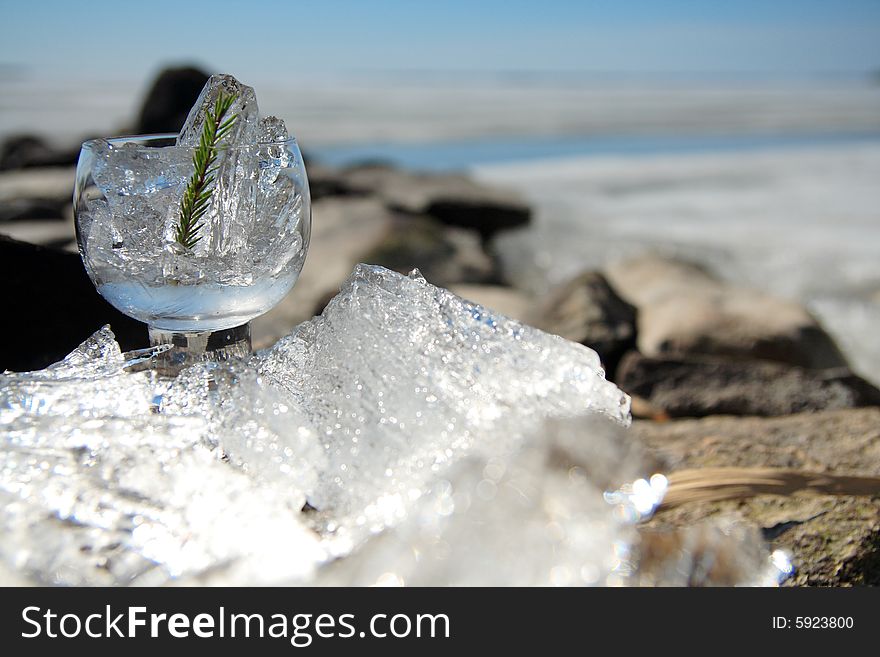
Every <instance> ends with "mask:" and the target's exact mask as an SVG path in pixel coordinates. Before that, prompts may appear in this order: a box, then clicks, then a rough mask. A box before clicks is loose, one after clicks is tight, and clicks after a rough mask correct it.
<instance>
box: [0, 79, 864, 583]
mask: <svg viewBox="0 0 880 657" xmlns="http://www.w3.org/2000/svg"><path fill="white" fill-rule="evenodd" d="M172 78H173V76H172ZM185 78H186V75H183V74H180V75H179V77H178V78H175V79H178V82H180V81H181V80H184V81H185ZM169 79H171V78H169ZM160 82H161V81H160ZM160 82H157V87H156V88H157V89H158V91H155V89H154V91H155V94H156V95H157V96H160V97H161V96H162V95H163V94H164V95H165V96H166V97H167V96H174V94H173V93H171V92H169V91H168V89H169V88H174V86H173V84H172V82H166V83H160ZM180 83H181V84H183V82H180ZM163 84H164V86H163ZM193 86H194V87H195V84H193ZM166 87H167V88H166ZM158 105H161V103H159V102H158V101H155V100H154V101H153V106H154V107H158ZM166 105H167V106H165V107H161V108H159V109H161V111H159V109H156V111H147V108H145V109H144V110H142V111H141V119H140V122H139V123H138V125H139V126H140V125H144V126H146V125H149V126H150V127H151V129H152V130H151V131H162V130H166V129H173V122H174V121H175V120H176V118H174V117H175V115H176V114H175V113H177V114H179V110H178V109H176V107H174V106H173V105H174V104H173V103H171V102H170V101H168V103H167V104H166ZM148 106H149V103H148ZM187 107H188V105H187ZM73 156H74V155H72V154H71V153H63V152H53V151H52V150H51V149H50V148H48V147H47V146H46V144H45V143H43V142H41V141H40V140H39V139H37V138H34V137H24V136H23V137H19V138H15V139H10V140H7V141H6V143H5V144H4V145H3V146H2V149H0V169H2V171H0V267H2V272H3V275H4V277H5V279H6V280H7V290H8V292H7V294H8V297H7V303H6V305H7V309H8V317H9V320H8V321H7V322H5V327H4V331H6V335H5V337H4V340H3V341H2V343H0V344H2V346H0V369H9V370H14V371H23V370H30V369H38V368H42V367H45V366H46V365H48V364H50V363H52V362H55V361H57V360H58V359H60V358H61V357H63V356H64V355H65V354H67V353H69V352H70V351H71V350H72V349H73V348H74V347H76V346H77V345H78V344H79V343H80V342H82V341H83V340H85V339H86V338H87V337H88V336H89V335H91V334H92V333H94V332H95V331H96V330H97V329H99V328H100V327H101V326H102V325H104V324H110V325H112V327H113V331H114V333H115V335H116V337H117V339H118V340H119V342H120V345H121V346H122V348H123V349H134V348H138V347H142V346H144V345H145V343H146V331H145V328H144V327H143V325H141V324H139V323H137V322H134V321H133V320H130V319H128V318H127V317H124V316H123V315H121V314H120V313H118V312H117V311H115V310H114V309H113V308H112V307H110V306H109V305H108V304H107V303H106V302H104V301H103V300H102V299H101V298H100V297H99V296H98V295H97V293H96V292H95V290H94V288H93V286H92V285H91V283H90V281H89V280H88V278H87V277H86V275H85V272H84V271H83V269H82V264H81V262H80V259H79V255H78V254H77V252H76V241H75V233H74V225H73V216H72V208H71V204H70V199H71V194H72V186H73V177H74V169H73ZM308 172H309V178H310V187H311V193H312V201H313V206H312V226H313V228H312V236H311V247H310V251H309V256H308V258H307V260H306V264H305V268H304V270H303V272H302V275H301V277H300V279H299V281H298V283H297V285H296V287H295V288H294V290H293V292H292V293H291V294H290V295H288V297H287V298H286V299H284V300H283V301H282V302H281V303H280V304H279V305H278V306H277V307H276V308H274V309H273V310H272V311H270V312H269V313H268V314H266V315H265V316H263V317H261V318H258V319H257V320H255V321H254V322H253V336H254V343H255V345H254V346H255V347H256V348H267V347H270V346H271V345H273V344H274V343H275V342H276V341H277V340H278V339H279V338H280V337H282V336H284V335H286V334H288V333H289V332H290V331H291V329H292V328H293V327H294V326H296V325H297V324H299V323H301V322H303V321H306V320H308V319H310V318H311V317H312V316H313V315H316V314H320V313H321V311H322V310H323V308H324V305H325V304H326V303H327V301H328V300H329V299H330V298H331V297H332V296H333V295H335V294H336V293H337V291H338V290H339V286H340V284H341V283H342V282H343V281H344V280H345V279H346V277H347V276H348V275H349V273H350V272H351V270H352V268H353V267H354V266H355V265H356V264H357V263H359V262H367V263H370V264H377V265H383V266H385V267H388V268H389V269H393V270H397V271H400V272H404V273H406V272H409V271H410V270H412V269H413V268H418V269H419V270H420V271H421V272H422V274H423V275H424V276H425V278H426V279H427V280H428V281H430V282H432V283H434V284H436V285H439V286H442V287H447V288H449V289H450V290H452V291H453V292H455V293H456V294H458V295H459V296H462V297H464V298H466V299H469V300H472V301H474V302H477V303H479V304H481V305H484V306H486V307H489V308H491V309H493V310H496V311H498V312H499V313H501V314H504V315H507V316H509V317H512V318H514V319H518V320H521V321H522V322H524V323H527V324H530V325H533V326H536V327H538V328H540V329H542V330H544V331H546V332H549V333H554V334H557V335H560V336H562V337H564V338H566V339H569V340H572V341H575V342H578V343H581V344H584V345H586V346H588V347H590V348H592V349H594V350H595V351H596V352H597V353H598V354H599V356H600V359H601V361H602V363H603V366H604V368H605V372H606V376H607V378H608V379H610V380H611V381H613V382H615V383H616V384H617V385H618V386H619V387H620V388H621V389H623V390H624V391H625V392H627V393H628V394H630V395H631V396H632V398H633V415H634V416H635V417H636V418H638V419H637V421H636V422H635V423H634V426H633V427H632V428H631V431H632V433H633V434H634V435H635V436H636V437H637V439H638V440H639V441H640V442H641V443H642V444H643V445H644V446H645V448H646V449H647V450H648V451H649V452H650V453H652V454H654V455H655V456H656V458H657V459H658V462H659V463H661V464H662V467H664V468H665V469H666V471H667V472H675V471H677V470H681V469H685V468H700V467H718V466H763V467H784V468H796V469H803V470H806V471H810V472H820V473H827V474H838V475H875V476H876V475H880V453H878V445H880V433H878V431H880V429H878V427H880V408H878V407H880V390H878V389H877V388H876V387H874V386H873V385H872V384H871V383H869V382H867V381H866V380H864V379H862V378H861V377H859V376H858V375H856V374H854V373H853V372H852V371H851V369H850V366H849V364H848V363H847V361H846V359H845V358H844V356H843V355H842V354H841V351H840V349H838V347H837V345H836V344H835V343H834V340H833V339H832V338H831V337H830V336H829V335H828V333H827V332H826V331H825V330H824V329H823V327H822V326H821V325H820V324H819V323H818V322H817V321H816V320H815V318H814V317H813V316H812V315H811V314H810V313H809V312H808V311H807V310H806V309H805V308H804V307H803V306H801V305H799V304H797V303H794V302H792V301H790V300H786V299H781V298H776V297H774V296H772V295H769V294H766V293H764V292H762V291H760V290H754V289H749V288H745V287H741V286H736V285H731V284H729V283H727V282H725V281H724V280H722V279H721V278H720V277H718V276H717V275H716V274H715V273H713V272H711V271H708V270H706V269H705V268H703V267H700V266H696V265H694V264H691V263H688V262H684V261H680V260H674V259H669V258H666V257H661V256H659V255H656V254H652V253H645V254H643V255H640V256H637V257H634V258H629V259H626V260H622V261H619V262H617V263H613V264H612V265H610V266H608V267H606V268H604V269H603V270H601V271H600V270H594V269H586V270H584V271H582V272H580V273H579V274H578V275H577V276H574V277H573V278H571V279H570V280H569V281H567V282H565V283H563V284H562V285H560V286H558V287H557V288H556V289H554V290H552V291H551V292H550V293H549V294H547V295H544V296H542V297H541V298H535V297H534V296H532V295H531V294H530V293H529V292H527V291H526V290H524V289H520V288H517V287H515V286H513V285H512V281H511V280H510V279H509V277H508V276H507V275H506V273H505V271H504V268H503V267H502V265H501V259H500V258H499V254H498V252H497V245H496V238H497V237H498V236H499V235H501V234H503V233H506V232H508V231H514V230H518V229H520V228H522V227H523V226H526V225H528V224H529V222H530V220H531V209H530V207H529V206H528V204H527V203H526V202H525V201H524V200H522V198H520V196H519V195H518V194H517V193H516V191H515V190H510V189H498V188H494V187H489V186H486V185H483V184H478V183H476V182H474V181H473V180H471V179H469V178H467V177H466V176H463V175H459V174H445V173H444V174H430V175H429V174H421V173H415V172H411V171H406V170H401V169H398V168H394V167H392V166H389V165H386V164H383V163H376V162H372V163H363V164H360V165H355V166H350V167H346V168H332V167H327V166H324V165H322V164H321V163H320V162H314V163H313V162H309V164H308ZM878 509H880V507H878V505H877V499H876V498H870V497H866V496H858V497H857V496H836V497H831V496H812V497H806V496H797V495H795V496H768V495H761V496H757V497H754V498H751V499H748V500H745V501H734V502H709V503H702V502H701V503H694V504H687V505H683V506H681V507H678V508H675V509H670V510H668V511H663V512H661V513H659V514H658V515H657V516H655V518H654V519H652V520H651V521H650V522H649V523H647V525H646V526H645V527H644V531H645V532H658V531H668V530H670V529H681V528H684V527H689V526H691V525H693V524H694V523H696V522H698V521H700V520H703V519H706V518H710V517H735V518H739V519H743V520H745V521H747V522H748V523H750V524H752V525H754V526H756V527H758V528H759V530H760V531H761V532H762V533H763V535H764V537H765V539H766V540H767V541H769V542H770V543H771V545H772V546H773V547H774V548H782V549H786V550H788V551H790V552H791V553H792V555H793V560H794V563H795V566H796V568H797V572H796V574H795V576H794V577H793V578H792V579H791V580H790V583H791V584H796V585H852V584H878V583H880V579H878V578H880V510H878Z"/></svg>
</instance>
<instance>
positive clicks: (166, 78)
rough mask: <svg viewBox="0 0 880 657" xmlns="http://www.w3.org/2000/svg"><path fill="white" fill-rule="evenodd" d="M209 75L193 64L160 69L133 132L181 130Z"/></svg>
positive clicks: (152, 132)
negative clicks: (191, 65) (192, 65)
mask: <svg viewBox="0 0 880 657" xmlns="http://www.w3.org/2000/svg"><path fill="white" fill-rule="evenodd" d="M208 77H209V76H208V74H207V73H205V72H204V71H201V70H199V69H197V68H193V67H183V68H167V69H165V70H164V71H162V72H161V73H160V74H159V77H157V78H156V80H155V82H153V86H152V87H151V88H150V91H149V92H148V93H147V96H146V98H145V99H144V102H143V105H142V106H141V111H140V114H139V117H138V121H137V126H136V132H137V133H138V134H143V135H149V134H159V133H167V132H180V129H181V128H182V127H183V124H184V122H185V121H186V117H187V115H188V114H189V111H190V109H192V106H193V105H194V104H195V102H196V99H197V98H198V97H199V94H200V93H201V91H202V87H204V86H205V82H207V81H208Z"/></svg>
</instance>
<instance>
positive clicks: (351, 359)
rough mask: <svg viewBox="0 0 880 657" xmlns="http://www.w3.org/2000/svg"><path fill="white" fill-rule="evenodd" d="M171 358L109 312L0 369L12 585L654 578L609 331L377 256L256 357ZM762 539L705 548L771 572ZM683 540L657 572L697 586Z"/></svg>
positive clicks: (4, 573) (1, 552)
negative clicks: (607, 358)
mask: <svg viewBox="0 0 880 657" xmlns="http://www.w3.org/2000/svg"><path fill="white" fill-rule="evenodd" d="M148 357H149V354H147V355H146V356H145V355H144V354H123V353H121V352H120V350H119V347H118V345H117V344H116V342H115V340H114V339H113V335H112V333H111V332H110V331H109V329H107V328H105V329H102V330H101V331H99V332H98V333H96V334H95V335H94V336H93V337H92V338H90V339H89V340H88V341H87V342H85V343H84V344H83V345H82V346H81V347H80V348H78V349H77V350H75V351H74V352H73V353H72V354H71V355H70V356H68V357H67V358H66V359H65V360H64V361H62V362H60V363H58V364H56V365H54V366H52V367H50V368H47V369H46V370H42V371H39V372H29V373H22V374H12V373H5V374H2V375H0V421H2V425H3V431H2V436H0V537H2V538H0V583H3V582H5V583H10V582H7V581H6V580H3V579H2V578H3V577H8V576H9V573H13V572H14V573H16V574H17V577H18V578H21V579H23V581H24V582H25V583H44V584H112V585H119V584H163V583H168V582H173V581H177V582H184V583H212V584H252V583H264V584H286V583H318V584H367V583H380V584H382V583H404V584H512V583H517V584H524V585H525V584H561V585H574V584H620V583H627V582H628V581H632V578H631V573H633V572H637V569H636V567H635V566H634V564H633V563H632V560H633V559H634V558H635V557H634V554H635V555H636V556H637V551H635V552H633V553H631V552H630V548H631V547H632V546H634V545H637V543H636V541H637V540H638V539H637V536H636V532H634V531H633V527H632V522H633V520H637V519H638V516H637V515H636V516H627V514H626V513H621V512H620V511H621V505H623V504H629V503H630V501H629V499H628V498H627V496H626V495H624V496H623V498H620V499H617V501H616V502H615V504H614V505H612V504H608V503H607V502H606V501H605V497H604V496H603V492H604V491H606V490H615V489H616V488H617V487H618V486H620V485H621V484H623V483H625V482H627V481H634V480H637V479H640V480H641V479H644V478H645V477H650V475H651V474H652V473H651V472H648V471H645V469H644V462H643V460H642V459H641V457H640V456H639V453H638V450H636V449H633V446H632V444H631V443H630V442H629V441H628V440H627V438H626V434H625V432H624V427H625V426H626V425H627V423H628V422H629V413H628V399H627V397H626V395H624V394H623V393H622V392H620V390H618V389H617V388H616V387H615V386H614V385H613V384H611V383H610V382H608V381H606V380H605V378H604V375H603V373H602V371H601V369H600V367H599V362H598V358H597V357H596V355H595V353H593V352H592V351H590V350H589V349H587V348H585V347H582V346H580V345H576V344H573V343H570V342H566V341H565V340H563V339H561V338H558V337H554V336H550V335H548V334H545V333H542V332H541V331H539V330H537V329H534V328H531V327H528V326H525V325H523V324H521V323H519V322H515V321H513V320H510V319H508V318H505V317H503V316H500V315H497V314H494V313H492V312H490V311H488V310H487V309H485V308H482V307H480V306H477V305H475V304H472V303H469V302H467V301H464V300H462V299H460V298H458V297H456V296H455V295H453V294H451V293H450V292H448V291H447V290H444V289H441V288H438V287H435V286H433V285H430V284H429V283H427V282H426V281H425V280H424V279H423V278H422V277H421V276H419V275H418V274H417V273H413V274H411V275H410V276H403V275H401V274H397V273H394V272H391V271H388V270H386V269H382V268H380V267H371V266H366V265H360V266H358V267H357V268H356V269H355V271H354V273H353V274H352V276H351V277H350V279H349V280H348V281H347V282H346V283H345V285H344V287H343V289H342V291H341V292H340V294H339V295H338V296H337V297H336V298H335V299H334V300H332V301H331V302H330V304H329V305H328V306H327V308H326V310H325V311H324V313H323V314H322V316H320V317H317V318H315V319H313V320H311V321H309V322H306V323H304V324H302V325H301V326H299V327H298V328H297V329H296V330H295V331H294V332H293V333H292V334H291V335H289V336H288V337H286V338H284V339H283V340H282V341H281V342H279V343H278V344H277V345H276V346H275V347H273V348H271V349H269V350H268V351H266V352H263V353H261V354H257V355H255V356H253V357H252V358H251V359H249V360H248V361H245V362H238V363H225V364H217V363H214V364H200V365H195V366H193V367H191V368H189V369H187V370H185V371H184V372H182V373H181V374H180V375H179V376H178V377H177V378H176V379H174V380H172V381H168V380H165V379H161V378H157V377H156V376H154V374H153V373H152V372H151V371H149V369H145V358H148ZM612 497H613V496H612ZM639 508H641V507H639ZM377 534H378V535H377ZM713 536H714V535H713ZM756 540H757V539H755V540H751V539H748V541H747V542H745V543H743V544H742V545H740V544H734V543H729V542H727V541H726V540H725V539H724V536H723V535H719V536H718V537H717V540H716V539H715V538H713V539H712V541H710V542H709V543H707V549H708V550H709V551H708V552H705V551H704V554H705V557H706V558H709V559H711V557H712V550H714V549H716V547H715V546H719V547H718V548H717V549H719V550H721V549H722V546H723V548H724V549H726V550H730V549H733V550H734V552H735V553H736V554H740V553H741V554H742V555H744V559H743V560H741V561H738V562H737V563H740V564H742V566H741V567H738V568H739V570H738V571H737V572H742V576H741V580H742V581H746V582H749V581H752V580H751V579H749V576H750V574H752V573H753V572H754V571H757V570H758V567H759V566H760V564H761V563H762V561H761V560H762V559H764V552H761V550H763V546H761V545H758V544H757V543H756ZM731 546H732V547H731ZM415 554H418V555H420V556H419V558H418V559H415V558H414V557H413V555H415ZM677 555H678V553H676V555H672V557H673V558H672V561H669V562H668V563H667V562H665V561H664V562H661V563H660V565H659V568H656V569H655V571H652V573H651V574H650V575H649V574H644V575H642V577H643V579H644V581H646V582H648V581H651V582H653V583H657V582H664V581H670V582H671V583H678V581H677V580H675V579H674V578H673V579H669V578H668V576H667V575H664V574H663V573H665V572H666V571H667V570H669V572H673V571H674V573H679V572H680V570H681V569H680V567H679V565H678V564H679V561H680V560H681V559H680V555H678V556H677ZM676 559H678V561H676ZM700 563H703V561H700ZM655 573H659V575H658V574H655ZM738 576H739V575H738ZM664 578H665V579H664ZM21 579H16V580H15V582H16V583H22V581H21ZM762 581H763V580H762ZM710 583H711V582H710Z"/></svg>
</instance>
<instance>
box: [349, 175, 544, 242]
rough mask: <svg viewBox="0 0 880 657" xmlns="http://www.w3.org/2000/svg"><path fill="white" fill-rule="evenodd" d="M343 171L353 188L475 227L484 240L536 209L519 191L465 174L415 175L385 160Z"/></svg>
mask: <svg viewBox="0 0 880 657" xmlns="http://www.w3.org/2000/svg"><path fill="white" fill-rule="evenodd" d="M343 173H344V176H345V180H346V182H347V184H348V185H349V187H350V188H351V189H354V190H360V191H361V192H362V193H365V194H375V195H378V196H379V197H380V198H382V199H383V200H384V201H385V203H387V204H388V206H389V207H391V208H393V209H395V210H400V211H402V212H406V213H410V214H417V215H421V214H427V215H430V216H432V217H434V218H435V219H437V220H439V221H441V222H442V223H445V224H448V225H452V226H458V227H461V228H470V229H473V230H475V231H477V232H478V233H479V234H480V236H481V237H482V238H483V239H484V240H487V239H489V238H490V237H491V236H492V235H494V234H495V233H497V232H499V231H502V230H508V229H511V228H517V227H520V226H524V225H526V224H528V223H529V221H530V219H531V209H530V208H529V206H528V205H527V204H526V203H525V202H524V201H523V200H522V199H521V198H520V196H519V195H518V194H517V193H515V192H513V191H510V190H503V189H496V188H494V187H487V186H485V185H481V184H479V183H477V182H475V181H474V180H472V179H470V178H469V177H467V176H465V175H462V174H452V173H431V174H427V173H414V172H410V171H403V170H401V169H396V168H393V167H391V166H388V165H384V164H367V165H360V166H356V167H349V168H348V169H345V170H344V172H343Z"/></svg>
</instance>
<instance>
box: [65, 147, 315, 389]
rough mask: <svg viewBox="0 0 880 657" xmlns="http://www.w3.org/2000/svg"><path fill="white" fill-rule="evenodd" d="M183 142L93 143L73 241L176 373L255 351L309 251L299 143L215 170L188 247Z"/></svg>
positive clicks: (231, 152)
mask: <svg viewBox="0 0 880 657" xmlns="http://www.w3.org/2000/svg"><path fill="white" fill-rule="evenodd" d="M175 137H176V135H142V136H135V137H118V138H114V139H94V140H90V141H87V142H85V143H84V144H83V145H82V149H81V151H80V156H79V162H78V164H77V170H76V187H75V190H74V214H75V217H76V237H77V243H78V245H79V251H80V255H81V256H82V259H83V263H84V264H85V268H86V271H87V272H88V274H89V277H90V278H91V280H92V282H93V283H94V285H95V287H96V288H97V290H98V292H99V293H100V294H101V296H103V297H104V298H105V299H106V300H107V301H109V302H110V303H111V304H112V305H113V306H114V307H116V308H117V309H118V310H120V311H121V312H123V313H125V314H126V315H129V316H130V317H134V318H135V319H138V320H140V321H143V322H145V323H146V324H147V325H148V327H149V335H150V343H151V345H162V344H171V345H172V348H171V350H170V351H169V352H167V354H166V355H164V356H163V359H164V360H163V364H164V368H165V369H166V370H170V373H175V372H176V371H179V370H180V368H182V367H183V366H185V365H187V364H189V363H191V362H195V361H198V360H204V359H214V360H225V359H227V358H232V357H241V356H245V355H247V354H249V353H251V343H250V325H249V322H250V320H252V319H253V318H255V317H258V316H259V315H262V314H263V313H265V312H267V311H268V310H270V309H271V308H272V307H273V306H275V305H276V304H277V303H278V302H279V301H281V299H282V298H284V296H285V295H286V294H287V293H288V292H289V291H290V290H291V288H292V287H293V285H294V284H295V283H296V280H297V278H298V276H299V273H300V271H302V267H303V263H304V261H305V257H306V253H307V251H308V246H309V235H310V229H311V203H310V198H309V187H308V180H307V178H306V171H305V166H304V164H303V159H302V154H301V153H300V151H299V147H298V146H297V143H296V139H294V138H289V139H284V140H279V141H273V142H263V143H252V144H245V145H237V144H233V145H230V146H228V147H225V148H223V149H222V150H221V151H220V153H219V156H218V158H217V162H216V170H215V171H214V174H213V175H214V178H215V180H214V182H213V184H212V186H211V187H210V188H209V191H210V194H209V198H208V201H207V203H206V208H207V209H206V211H205V212H204V214H203V216H201V217H200V218H199V220H198V222H193V223H194V224H195V225H192V224H190V228H191V233H190V239H183V240H182V239H181V237H180V227H181V212H182V206H181V202H182V200H183V198H184V195H185V192H186V190H187V187H188V185H191V182H190V179H191V177H192V175H193V171H194V170H195V165H194V163H193V155H194V151H195V147H191V146H178V145H176V144H175Z"/></svg>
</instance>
